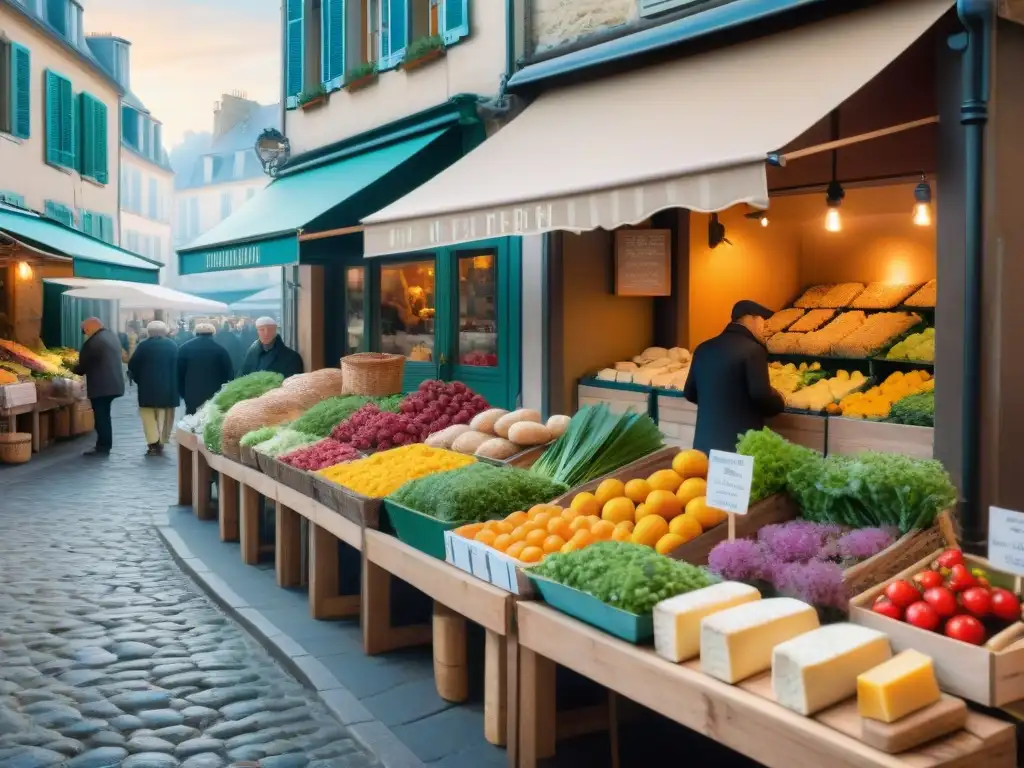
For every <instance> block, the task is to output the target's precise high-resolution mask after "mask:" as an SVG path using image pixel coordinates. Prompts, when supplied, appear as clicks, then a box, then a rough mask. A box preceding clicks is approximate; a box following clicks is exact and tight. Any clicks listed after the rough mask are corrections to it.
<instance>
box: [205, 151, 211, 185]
mask: <svg viewBox="0 0 1024 768" xmlns="http://www.w3.org/2000/svg"><path fill="white" fill-rule="evenodd" d="M212 181H213V156H211V155H207V156H206V157H204V158H203V183H204V184H210V183H211V182H212Z"/></svg>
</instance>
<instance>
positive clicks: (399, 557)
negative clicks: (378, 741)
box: [362, 529, 518, 765]
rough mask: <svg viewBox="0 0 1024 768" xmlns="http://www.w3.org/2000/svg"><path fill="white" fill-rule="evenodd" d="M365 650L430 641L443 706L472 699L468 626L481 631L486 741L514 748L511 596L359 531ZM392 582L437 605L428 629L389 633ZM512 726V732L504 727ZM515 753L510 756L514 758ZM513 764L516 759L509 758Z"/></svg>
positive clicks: (407, 548) (393, 629)
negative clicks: (476, 626)
mask: <svg viewBox="0 0 1024 768" xmlns="http://www.w3.org/2000/svg"><path fill="white" fill-rule="evenodd" d="M363 536H364V538H363V604H362V628H363V649H364V650H365V652H366V653H367V654H369V655H374V654H378V653H384V652H386V651H389V650H393V649H396V648H402V647H406V646H410V645H422V644H426V643H430V642H433V646H434V680H435V683H436V685H437V692H438V695H440V696H441V698H443V699H445V700H446V701H452V702H462V701H465V700H466V699H467V698H468V696H469V690H468V668H467V662H466V621H467V620H469V621H472V622H475V623H476V624H479V625H480V626H481V627H483V628H484V631H485V634H486V640H485V659H484V736H485V737H486V739H487V741H489V742H490V743H491V744H497V745H499V746H500V745H505V744H506V743H509V742H513V743H514V739H509V738H508V734H509V733H514V732H515V714H516V709H515V702H516V701H517V699H518V696H517V694H516V687H517V685H516V684H517V680H518V675H517V672H516V670H517V667H518V664H517V658H518V657H517V651H518V644H517V642H516V633H515V629H514V624H513V618H514V615H515V608H514V606H515V603H516V596H515V595H512V594H509V593H508V592H506V591H505V590H503V589H499V588H498V587H495V586H494V585H492V584H488V583H487V582H485V581H482V580H480V579H478V578H476V577H475V576H473V575H471V574H469V573H465V572H464V571H460V570H459V569H458V568H455V567H454V566H452V565H449V564H448V563H446V562H444V561H443V560H438V559H437V558H434V557H431V556H430V555H426V554H424V553H422V552H420V551H419V550H416V549H413V548H412V547H410V546H409V545H408V544H404V543H402V542H401V541H399V540H398V539H397V538H395V537H393V536H389V535H388V534H386V533H381V532H380V531H374V530H369V529H367V530H365V531H364V532H363ZM392 578H398V579H401V580H402V581H404V582H406V583H408V584H410V585H412V586H413V587H415V588H416V589H418V590H419V591H421V592H423V593H424V594H426V595H428V596H429V597H431V598H432V599H433V600H434V618H433V627H432V629H431V627H426V626H412V627H392V626H391V594H390V590H391V585H390V581H391V579H392ZM510 721H511V724H512V727H511V728H510V727H509V723H510ZM514 751H515V750H514V748H513V749H512V750H510V752H512V753H514ZM510 765H514V758H511V757H510Z"/></svg>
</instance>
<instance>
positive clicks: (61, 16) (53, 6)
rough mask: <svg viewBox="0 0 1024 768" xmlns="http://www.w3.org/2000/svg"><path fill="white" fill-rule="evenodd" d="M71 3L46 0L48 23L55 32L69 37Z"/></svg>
mask: <svg viewBox="0 0 1024 768" xmlns="http://www.w3.org/2000/svg"><path fill="white" fill-rule="evenodd" d="M69 6H70V3H69V2H68V0H46V23H47V24H49V25H50V26H51V27H53V28H54V29H55V30H57V31H58V32H60V34H62V35H64V37H67V36H68V27H69V26H70V23H69V16H70V10H71V9H70V7H69Z"/></svg>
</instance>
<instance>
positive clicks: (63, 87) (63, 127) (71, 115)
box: [60, 77, 78, 168]
mask: <svg viewBox="0 0 1024 768" xmlns="http://www.w3.org/2000/svg"><path fill="white" fill-rule="evenodd" d="M75 112H76V110H75V94H74V92H73V91H72V90H71V81H70V80H66V79H64V78H63V77H62V78H60V142H61V161H62V162H61V165H63V166H65V167H66V168H75V167H77V166H76V163H77V162H78V161H77V159H76V155H77V154H78V153H77V152H76V151H75V150H76V147H75V145H76V144H77V143H78V131H77V124H76V115H75Z"/></svg>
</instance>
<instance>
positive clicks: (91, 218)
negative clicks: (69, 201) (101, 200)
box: [81, 211, 97, 237]
mask: <svg viewBox="0 0 1024 768" xmlns="http://www.w3.org/2000/svg"><path fill="white" fill-rule="evenodd" d="M81 218H82V231H83V232H84V233H85V234H87V235H92V236H93V237H95V236H96V235H97V233H96V231H95V225H96V217H95V214H93V212H92V211H82V214H81Z"/></svg>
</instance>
